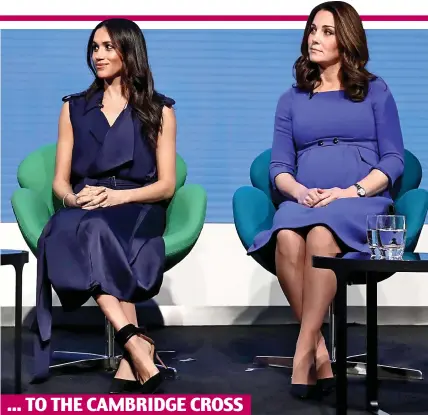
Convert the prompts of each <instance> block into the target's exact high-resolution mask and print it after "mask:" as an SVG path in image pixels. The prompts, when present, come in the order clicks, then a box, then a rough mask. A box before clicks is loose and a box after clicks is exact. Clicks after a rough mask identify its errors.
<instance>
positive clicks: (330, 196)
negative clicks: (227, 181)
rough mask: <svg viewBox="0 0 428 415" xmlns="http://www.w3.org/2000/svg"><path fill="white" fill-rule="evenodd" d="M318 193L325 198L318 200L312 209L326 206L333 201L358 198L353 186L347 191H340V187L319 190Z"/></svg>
mask: <svg viewBox="0 0 428 415" xmlns="http://www.w3.org/2000/svg"><path fill="white" fill-rule="evenodd" d="M319 192H320V193H321V194H323V195H324V196H327V197H325V198H324V199H322V200H320V201H319V202H318V203H317V204H316V205H314V206H313V207H314V208H317V207H324V206H327V205H328V204H330V203H331V202H333V200H337V199H345V198H348V197H358V195H357V189H356V187H355V186H352V187H349V188H348V189H341V188H340V187H333V188H331V189H320V191H319Z"/></svg>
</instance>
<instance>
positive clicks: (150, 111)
mask: <svg viewBox="0 0 428 415" xmlns="http://www.w3.org/2000/svg"><path fill="white" fill-rule="evenodd" d="M102 27H105V28H106V30H107V32H108V34H109V36H110V38H111V41H112V43H113V45H114V46H115V47H116V48H117V51H118V54H119V55H120V56H121V58H122V60H123V69H122V73H121V77H122V92H123V93H124V94H125V95H127V96H128V98H129V103H130V104H131V105H132V106H133V109H134V111H135V113H136V115H137V117H138V118H139V120H140V121H141V126H142V132H143V135H145V136H146V137H147V139H148V141H149V143H150V144H151V146H152V148H153V149H155V148H156V146H157V138H158V134H159V132H160V131H161V130H162V109H163V103H162V99H161V98H160V96H159V94H158V93H157V92H156V91H155V87H154V81H153V75H152V72H151V70H150V65H149V60H148V55H147V47H146V41H145V38H144V36H143V33H142V32H141V29H140V28H139V27H138V25H137V24H136V23H134V22H133V21H132V20H128V19H119V18H117V19H116V18H115V19H107V20H104V21H102V22H100V23H98V24H97V26H96V27H95V28H94V29H93V30H92V32H91V35H90V36H89V40H88V47H87V52H86V61H87V64H88V66H89V69H90V70H91V71H92V73H93V74H94V76H95V79H94V81H93V82H92V84H91V86H90V87H89V89H88V90H87V95H88V96H91V95H92V94H93V93H94V92H96V91H98V90H102V89H104V81H103V80H102V79H100V78H98V77H97V71H96V70H95V68H94V65H93V62H92V51H93V40H94V36H95V32H96V31H97V30H98V29H100V28H102Z"/></svg>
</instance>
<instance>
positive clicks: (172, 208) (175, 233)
mask: <svg viewBox="0 0 428 415" xmlns="http://www.w3.org/2000/svg"><path fill="white" fill-rule="evenodd" d="M206 211H207V194H206V192H205V190H204V188H203V187H202V186H199V185H196V184H186V185H184V186H182V187H180V188H179V189H178V190H177V191H176V192H175V195H174V197H173V198H172V200H171V202H170V204H169V206H168V210H167V219H166V229H165V232H164V241H165V249H166V256H167V259H168V261H167V263H168V267H169V268H170V267H171V266H173V265H175V264H177V263H178V262H179V261H181V260H182V259H183V258H184V257H185V256H186V255H187V254H188V253H189V252H190V250H191V249H192V247H193V245H194V244H195V243H196V241H197V240H198V238H199V235H200V233H201V231H202V228H203V226H204V222H205V216H206ZM171 258H172V259H171Z"/></svg>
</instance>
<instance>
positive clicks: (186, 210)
mask: <svg viewBox="0 0 428 415" xmlns="http://www.w3.org/2000/svg"><path fill="white" fill-rule="evenodd" d="M55 155H56V145H55V144H51V145H47V146H44V147H42V148H40V149H38V150H37V151H35V152H33V153H31V154H30V155H28V156H27V157H26V158H25V159H24V160H23V161H22V163H21V164H20V165H19V168H18V183H19V186H20V188H19V189H17V190H16V191H15V192H14V194H13V196H12V208H13V212H14V214H15V217H16V221H17V223H18V226H19V229H20V231H21V233H22V236H23V237H24V239H25V241H26V243H27V245H28V247H29V249H30V250H31V251H32V252H33V253H34V254H36V249H37V241H38V239H39V237H40V235H41V233H42V230H43V228H44V226H45V225H46V223H47V222H48V221H49V218H50V217H51V216H52V215H53V214H54V213H55V211H56V210H57V209H58V208H59V207H60V206H62V202H61V201H60V200H58V199H57V198H56V196H55V195H54V193H53V191H52V181H53V177H54V169H55ZM176 169H177V170H176V174H177V184H176V191H175V195H174V197H173V199H172V200H171V202H170V203H169V206H168V209H167V224H166V229H165V233H164V235H163V237H164V241H165V248H166V268H165V271H168V270H169V269H171V268H172V267H174V266H175V265H177V264H178V263H179V262H180V261H182V260H183V259H184V258H185V257H186V256H187V255H188V254H189V253H190V251H191V250H192V248H193V246H194V245H195V243H196V242H197V240H198V238H199V235H200V233H201V231H202V227H203V225H204V221H205V215H206V209H207V195H206V192H205V190H204V189H203V188H202V187H201V186H199V185H196V184H185V182H186V177H187V166H186V163H185V162H184V160H183V159H182V158H181V157H180V156H179V155H178V154H177V159H176ZM52 358H53V360H56V361H60V362H61V363H59V364H53V365H51V366H50V369H60V368H61V367H102V368H106V369H110V370H112V369H115V368H116V367H117V364H118V362H119V360H120V358H121V356H116V355H115V352H114V330H113V327H112V326H111V324H110V323H109V322H108V321H107V320H106V353H105V354H92V353H77V352H72V351H70V352H69V351H66V352H64V351H62V352H53V354H52ZM169 369H170V370H171V374H172V375H174V374H175V370H174V369H173V368H169Z"/></svg>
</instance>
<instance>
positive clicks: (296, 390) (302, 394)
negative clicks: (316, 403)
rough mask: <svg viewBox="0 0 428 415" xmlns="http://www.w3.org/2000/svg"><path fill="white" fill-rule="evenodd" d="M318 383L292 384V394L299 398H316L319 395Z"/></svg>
mask: <svg viewBox="0 0 428 415" xmlns="http://www.w3.org/2000/svg"><path fill="white" fill-rule="evenodd" d="M317 392H318V391H317V387H316V385H301V384H297V383H294V384H291V387H290V394H291V395H292V396H293V397H295V398H297V399H314V398H317V397H318V394H317Z"/></svg>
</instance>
